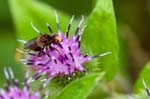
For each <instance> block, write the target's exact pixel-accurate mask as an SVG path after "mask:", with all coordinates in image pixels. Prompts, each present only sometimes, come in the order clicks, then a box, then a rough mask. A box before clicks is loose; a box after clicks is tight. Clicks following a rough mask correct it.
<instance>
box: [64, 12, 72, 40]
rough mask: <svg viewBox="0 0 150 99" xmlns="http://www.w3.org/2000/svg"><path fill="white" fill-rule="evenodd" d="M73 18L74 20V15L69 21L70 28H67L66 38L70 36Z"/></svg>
mask: <svg viewBox="0 0 150 99" xmlns="http://www.w3.org/2000/svg"><path fill="white" fill-rule="evenodd" d="M73 20H74V15H73V16H72V18H71V20H70V22H69V25H68V28H67V30H66V38H68V36H69V31H70V28H71V24H72V22H73Z"/></svg>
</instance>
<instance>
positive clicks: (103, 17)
mask: <svg viewBox="0 0 150 99" xmlns="http://www.w3.org/2000/svg"><path fill="white" fill-rule="evenodd" d="M85 33H86V34H85V35H84V36H83V41H84V43H85V45H87V46H88V47H89V48H92V50H93V52H94V54H99V53H104V52H112V54H110V55H107V56H104V58H102V60H101V62H102V63H101V64H100V67H103V70H105V71H106V73H107V74H106V77H107V79H112V78H113V77H114V75H115V73H116V71H117V69H118V39H117V33H116V21H115V17H114V10H113V4H112V0H97V3H96V6H95V8H94V9H93V11H92V13H91V14H90V16H89V18H88V20H87V28H86V30H85Z"/></svg>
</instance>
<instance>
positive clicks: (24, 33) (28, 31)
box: [9, 0, 74, 40]
mask: <svg viewBox="0 0 150 99" xmlns="http://www.w3.org/2000/svg"><path fill="white" fill-rule="evenodd" d="M9 4H10V9H11V12H12V15H13V19H14V24H15V27H16V30H17V33H18V35H17V36H18V38H19V39H24V40H29V39H31V38H33V37H36V36H37V35H38V34H37V33H36V32H35V31H34V30H33V29H32V28H31V22H32V23H33V24H34V25H35V27H37V29H39V30H40V31H41V32H43V33H49V31H48V28H47V26H46V23H47V22H48V23H49V24H50V26H51V27H52V29H53V31H54V32H57V30H56V21H55V14H54V11H55V9H54V8H51V7H50V6H48V5H46V4H44V3H42V2H39V1H36V0H9ZM57 13H58V16H59V19H61V20H59V21H60V26H61V27H60V28H61V30H62V32H65V30H66V28H67V26H68V23H69V20H70V17H68V16H67V15H65V14H62V13H60V12H59V11H57ZM73 26H74V25H73Z"/></svg>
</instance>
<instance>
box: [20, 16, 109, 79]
mask: <svg viewBox="0 0 150 99" xmlns="http://www.w3.org/2000/svg"><path fill="white" fill-rule="evenodd" d="M55 15H56V25H57V29H58V33H57V35H58V36H59V37H60V38H61V39H62V42H60V43H59V44H51V45H50V46H51V47H52V48H55V49H50V48H49V49H46V48H44V49H43V53H46V54H42V55H41V56H40V57H38V56H37V55H36V54H34V53H28V55H29V56H28V58H27V59H21V60H20V61H21V62H22V63H24V64H27V65H31V67H32V68H33V69H34V70H35V71H36V74H35V75H34V76H33V77H32V78H33V79H38V78H39V77H40V76H42V75H48V78H47V79H48V80H51V79H53V78H54V77H56V76H60V77H63V76H68V77H70V76H71V75H75V73H76V71H80V72H83V73H86V70H85V68H84V64H85V63H86V62H89V61H91V60H92V59H94V58H97V57H101V56H104V55H107V54H110V53H111V52H107V53H103V54H98V55H95V56H88V55H83V54H82V53H81V51H80V45H81V36H82V33H83V31H84V29H85V27H86V26H84V27H83V28H82V29H81V28H80V27H81V24H82V23H83V20H84V17H83V16H82V19H81V21H80V22H79V24H78V27H77V29H76V31H75V33H74V35H73V36H72V37H71V38H68V37H69V31H70V28H71V24H72V22H73V19H74V16H72V18H71V20H70V23H69V25H68V28H67V30H66V34H65V35H64V34H63V33H62V32H61V31H60V26H59V21H58V15H57V13H55ZM47 26H48V29H49V31H50V33H51V34H50V35H53V34H54V33H53V31H52V29H51V27H50V25H49V24H48V23H47ZM32 28H33V29H34V30H35V31H36V32H38V34H41V32H40V31H39V30H38V29H37V28H35V26H34V25H33V24H32ZM19 41H21V40H19ZM21 42H24V41H21ZM21 52H22V51H21ZM22 53H24V52H22ZM47 54H48V55H47ZM49 56H50V58H49Z"/></svg>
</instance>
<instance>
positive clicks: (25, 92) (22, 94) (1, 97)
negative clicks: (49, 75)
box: [0, 68, 43, 99]
mask: <svg viewBox="0 0 150 99" xmlns="http://www.w3.org/2000/svg"><path fill="white" fill-rule="evenodd" d="M4 74H5V77H6V83H7V85H6V89H2V88H0V99H42V98H43V97H40V94H39V92H40V91H41V90H39V91H37V92H35V93H31V91H30V83H28V82H27V79H28V77H27V75H28V73H27V75H26V78H25V80H24V86H23V88H20V86H19V83H18V80H17V79H15V77H14V74H13V71H12V69H11V68H8V69H7V68H4Z"/></svg>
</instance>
